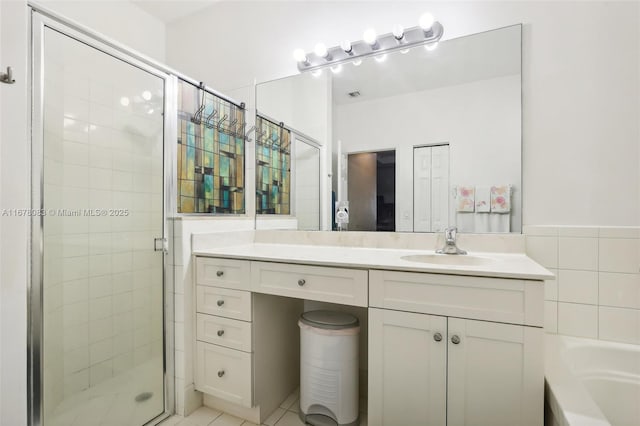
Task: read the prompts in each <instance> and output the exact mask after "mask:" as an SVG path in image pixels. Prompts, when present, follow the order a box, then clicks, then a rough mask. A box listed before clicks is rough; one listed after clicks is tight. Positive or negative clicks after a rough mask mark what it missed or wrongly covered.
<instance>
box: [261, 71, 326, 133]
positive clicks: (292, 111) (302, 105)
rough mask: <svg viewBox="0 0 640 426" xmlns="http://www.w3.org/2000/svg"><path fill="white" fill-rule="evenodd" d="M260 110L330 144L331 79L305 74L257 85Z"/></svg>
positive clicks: (323, 75)
mask: <svg viewBox="0 0 640 426" xmlns="http://www.w3.org/2000/svg"><path fill="white" fill-rule="evenodd" d="M256 104H257V106H258V112H260V113H262V114H266V115H267V116H268V117H270V118H273V119H275V120H278V121H282V122H284V123H285V124H286V125H287V126H289V127H291V128H293V129H295V130H297V131H298V132H302V133H304V134H305V135H307V136H309V137H311V138H313V139H314V140H315V141H316V142H318V143H319V144H320V145H327V144H329V143H330V140H329V139H330V136H331V135H330V133H331V128H330V127H329V126H328V123H330V122H331V118H330V115H331V78H330V76H329V75H328V74H327V73H324V74H322V75H321V76H319V77H313V76H312V75H311V74H302V75H299V76H296V78H285V79H281V80H276V81H273V82H269V83H267V84H261V85H258V86H257V87H256Z"/></svg>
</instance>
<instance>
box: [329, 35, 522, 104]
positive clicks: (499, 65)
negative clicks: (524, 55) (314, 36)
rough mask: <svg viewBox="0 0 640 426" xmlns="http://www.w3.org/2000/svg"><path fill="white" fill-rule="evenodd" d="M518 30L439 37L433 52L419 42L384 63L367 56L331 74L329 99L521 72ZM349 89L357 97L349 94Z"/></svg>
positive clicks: (338, 100) (373, 95) (366, 97)
mask: <svg viewBox="0 0 640 426" xmlns="http://www.w3.org/2000/svg"><path fill="white" fill-rule="evenodd" d="M519 33H520V27H519V26H512V27H507V28H502V29H498V30H494V31H488V32H485V33H480V34H474V35H472V36H467V37H460V38H456V39H452V40H447V41H443V42H442V43H440V45H439V46H438V48H437V49H436V50H433V51H427V50H426V49H424V48H423V47H422V46H418V47H415V48H413V49H411V50H410V51H409V52H408V53H406V54H402V53H400V52H395V53H393V54H389V55H388V57H387V60H386V61H384V62H382V63H379V62H377V61H375V60H374V59H373V58H368V59H366V60H364V61H362V64H361V65H360V66H354V65H352V64H346V65H344V66H343V67H342V71H341V72H340V73H339V74H334V75H333V76H332V77H333V79H332V80H333V92H332V95H333V102H334V103H336V104H347V103H353V102H363V101H368V100H372V99H376V98H382V97H386V96H394V95H399V94H405V93H411V92H417V91H422V90H430V89H435V88H438V87H446V86H453V85H457V84H464V83H470V82H472V81H478V80H486V79H490V78H497V77H502V76H507V75H514V74H520V36H519ZM353 91H359V92H360V96H358V97H357V98H351V97H349V96H348V93H349V92H353Z"/></svg>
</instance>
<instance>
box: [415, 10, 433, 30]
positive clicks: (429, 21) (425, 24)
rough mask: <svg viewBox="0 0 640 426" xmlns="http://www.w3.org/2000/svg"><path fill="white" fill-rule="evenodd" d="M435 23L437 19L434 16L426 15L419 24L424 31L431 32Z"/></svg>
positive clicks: (423, 15)
mask: <svg viewBox="0 0 640 426" xmlns="http://www.w3.org/2000/svg"><path fill="white" fill-rule="evenodd" d="M434 22H435V19H434V18H433V15H432V14H430V13H424V14H422V16H421V17H420V20H419V21H418V24H419V25H420V28H422V30H423V31H430V30H431V27H433V23H434Z"/></svg>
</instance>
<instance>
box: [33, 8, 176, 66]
mask: <svg viewBox="0 0 640 426" xmlns="http://www.w3.org/2000/svg"><path fill="white" fill-rule="evenodd" d="M36 1H37V2H38V3H39V4H41V5H43V6H44V7H46V8H48V9H50V10H51V11H53V12H55V13H57V14H59V15H62V16H64V17H65V18H67V19H71V20H73V21H75V22H76V23H78V24H80V25H83V26H86V27H87V28H89V29H91V30H93V31H96V32H98V33H101V34H103V35H104V36H106V37H107V38H110V39H112V40H114V41H117V42H119V43H122V44H124V45H125V46H128V47H130V48H131V49H133V50H136V51H138V52H140V53H142V54H144V55H147V56H149V57H150V58H152V59H155V60H157V61H161V62H164V60H165V44H166V37H165V24H164V22H162V21H160V20H159V19H157V18H156V17H154V16H152V15H150V14H149V13H147V12H145V11H144V10H142V9H141V8H139V7H138V6H136V5H135V4H133V3H131V2H129V1H123V0H117V1H108V0H91V1H86V0H85V1H79V0H76V1H60V0H36Z"/></svg>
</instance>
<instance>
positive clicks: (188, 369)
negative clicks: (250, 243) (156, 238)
mask: <svg viewBox="0 0 640 426" xmlns="http://www.w3.org/2000/svg"><path fill="white" fill-rule="evenodd" d="M253 228H254V218H253V217H250V216H244V217H224V216H219V217H215V218H203V217H188V216H184V217H182V218H178V219H175V220H174V221H173V239H172V244H171V246H170V252H171V254H172V256H170V258H171V259H172V260H171V262H172V263H173V266H174V274H175V280H174V281H175V285H174V293H175V294H174V297H175V299H174V304H175V307H174V310H175V318H174V333H175V335H174V346H175V351H174V353H175V377H176V379H175V388H176V389H175V392H176V394H175V397H176V414H179V415H181V416H186V415H189V414H190V413H191V412H193V411H194V410H195V409H196V408H198V407H200V406H201V405H202V394H201V393H200V392H197V391H196V390H195V387H194V382H193V374H194V359H193V357H194V353H193V347H192V346H193V341H194V339H195V315H194V312H195V304H194V297H195V292H194V291H193V290H194V275H193V274H194V272H193V265H192V264H191V253H192V249H191V240H192V236H193V235H194V234H209V233H212V232H221V231H234V230H236V231H252V230H253ZM225 241H226V242H227V243H233V242H234V241H233V239H229V240H225V239H221V240H220V241H218V242H219V243H220V244H224V242H225Z"/></svg>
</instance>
